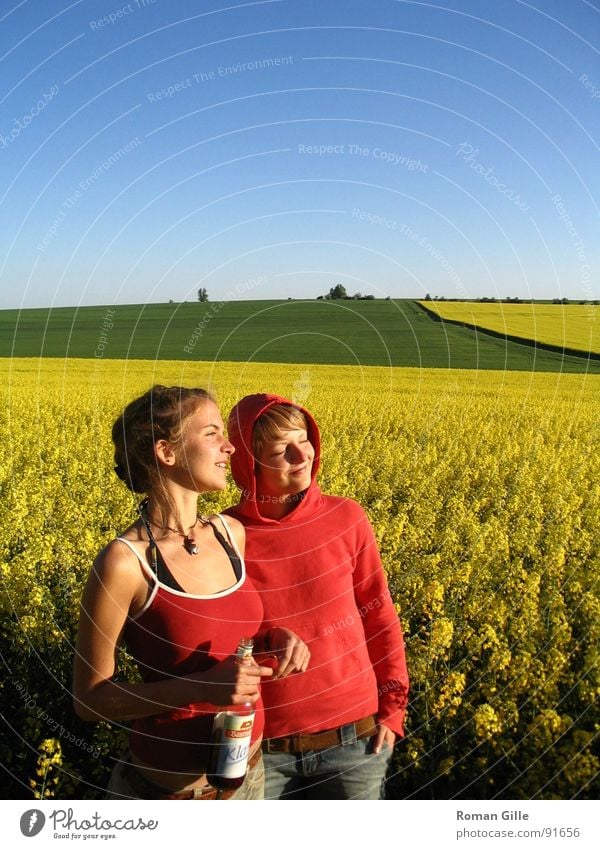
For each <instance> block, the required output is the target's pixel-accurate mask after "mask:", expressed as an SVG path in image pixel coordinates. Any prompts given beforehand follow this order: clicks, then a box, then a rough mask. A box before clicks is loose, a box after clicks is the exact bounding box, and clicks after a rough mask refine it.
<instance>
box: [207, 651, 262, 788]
mask: <svg viewBox="0 0 600 849" xmlns="http://www.w3.org/2000/svg"><path fill="white" fill-rule="evenodd" d="M253 648H254V640H253V639H252V637H242V638H241V639H240V642H239V645H238V648H237V651H236V659H237V662H238V663H250V662H251V660H252V650H253ZM253 725H254V708H253V706H252V704H251V702H246V704H243V705H232V706H231V707H230V708H228V709H227V710H222V711H219V713H217V714H215V719H214V722H213V731H212V737H211V745H210V754H209V759H208V769H207V774H206V778H207V779H208V782H209V784H211V785H212V786H213V787H215V788H216V789H217V790H219V791H223V790H237V789H238V787H241V786H242V784H243V783H244V779H245V777H246V772H247V770H248V755H249V754H250V740H251V737H252V726H253ZM217 798H218V796H217Z"/></svg>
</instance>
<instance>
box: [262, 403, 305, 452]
mask: <svg viewBox="0 0 600 849" xmlns="http://www.w3.org/2000/svg"><path fill="white" fill-rule="evenodd" d="M282 430H283V431H286V430H306V431H308V422H307V420H306V416H305V415H304V413H303V412H302V410H299V409H298V408H297V407H292V405H291V404H273V406H272V407H269V409H268V410H265V412H264V413H263V414H262V415H260V416H259V417H258V418H257V420H256V421H255V423H254V430H253V431H252V453H253V454H254V457H255V458H256V459H258V457H260V455H261V453H262V450H263V448H264V446H265V443H267V442H271V441H272V440H274V439H276V438H277V436H278V435H279V434H280V433H281V431H282Z"/></svg>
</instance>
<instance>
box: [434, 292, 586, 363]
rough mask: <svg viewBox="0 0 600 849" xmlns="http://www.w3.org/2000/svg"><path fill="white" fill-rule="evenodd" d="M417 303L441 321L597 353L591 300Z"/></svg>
mask: <svg viewBox="0 0 600 849" xmlns="http://www.w3.org/2000/svg"><path fill="white" fill-rule="evenodd" d="M420 303H421V306H422V307H424V308H425V309H428V310H430V311H431V312H433V313H434V314H436V315H438V316H439V317H440V318H441V319H442V320H443V321H445V322H448V321H451V322H456V323H458V324H464V326H465V327H470V328H477V329H478V330H483V331H491V332H493V333H496V334H499V335H500V336H502V337H508V338H509V339H520V340H522V341H524V342H526V341H528V342H530V343H531V344H536V345H545V346H548V347H549V348H553V349H556V350H558V351H561V352H562V351H565V352H566V353H578V354H580V355H582V356H586V355H587V354H591V355H592V357H593V358H596V357H598V356H599V355H600V310H599V309H598V306H597V305H595V304H540V303H525V304H505V303H496V304H484V303H478V302H473V301H435V302H432V301H428V302H420ZM594 355H595V357H594Z"/></svg>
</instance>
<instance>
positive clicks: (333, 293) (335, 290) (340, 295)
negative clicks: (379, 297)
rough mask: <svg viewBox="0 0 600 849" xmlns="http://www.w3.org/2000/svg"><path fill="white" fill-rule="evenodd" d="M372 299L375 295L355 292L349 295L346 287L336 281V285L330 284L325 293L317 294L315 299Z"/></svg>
mask: <svg viewBox="0 0 600 849" xmlns="http://www.w3.org/2000/svg"><path fill="white" fill-rule="evenodd" d="M339 300H344V301H374V300H375V295H362V294H361V293H360V292H356V293H355V294H354V295H349V294H348V292H347V291H346V287H345V286H342V284H341V283H338V284H337V286H332V287H331V289H330V290H329V292H328V293H327V294H326V295H318V296H317V301H339Z"/></svg>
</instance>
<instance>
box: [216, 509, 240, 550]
mask: <svg viewBox="0 0 600 849" xmlns="http://www.w3.org/2000/svg"><path fill="white" fill-rule="evenodd" d="M209 519H210V521H211V522H213V523H215V522H218V523H219V524H221V525H222V526H224V527H225V528H226V530H228V531H229V532H230V533H231V534H232V535H233V537H234V538H235V541H236V543H237V545H238V548H240V550H241V551H243V550H244V545H245V543H246V529H245V528H244V526H243V525H242V523H241V522H240V521H239V520H238V519H234V518H233V516H223V514H222V513H215V514H214V515H213V516H210V517H209Z"/></svg>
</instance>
